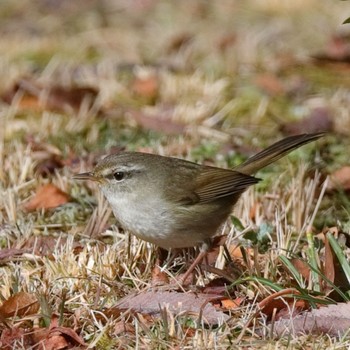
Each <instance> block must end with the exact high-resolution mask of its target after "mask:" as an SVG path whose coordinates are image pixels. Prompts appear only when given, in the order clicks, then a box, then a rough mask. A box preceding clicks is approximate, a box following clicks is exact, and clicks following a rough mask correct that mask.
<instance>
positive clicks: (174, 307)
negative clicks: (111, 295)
mask: <svg viewBox="0 0 350 350" xmlns="http://www.w3.org/2000/svg"><path fill="white" fill-rule="evenodd" d="M221 298H222V297H221V296H220V295H216V294H204V293H196V294H194V293H179V292H168V291H165V292H162V291H146V292H141V293H139V294H133V295H128V296H126V297H125V298H123V299H122V300H120V301H119V302H118V304H117V305H116V306H114V307H113V309H117V310H119V311H123V310H131V311H133V312H137V313H141V314H149V315H152V316H154V317H159V315H160V313H161V309H164V308H165V309H167V310H168V311H169V312H171V313H172V314H181V315H185V314H186V315H188V316H191V317H192V318H193V317H195V318H198V317H199V316H200V315H201V316H202V318H203V321H204V322H205V323H206V324H209V325H215V324H218V323H220V322H222V321H227V320H228V319H229V316H228V315H226V314H224V313H223V312H222V311H220V310H217V309H216V308H215V307H214V306H213V305H212V304H211V303H210V302H211V301H215V300H217V299H221Z"/></svg>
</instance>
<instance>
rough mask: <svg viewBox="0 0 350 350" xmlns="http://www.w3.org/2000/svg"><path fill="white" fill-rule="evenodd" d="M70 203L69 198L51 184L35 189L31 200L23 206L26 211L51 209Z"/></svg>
mask: <svg viewBox="0 0 350 350" xmlns="http://www.w3.org/2000/svg"><path fill="white" fill-rule="evenodd" d="M69 201H70V196H69V195H68V194H67V193H66V192H63V191H62V190H60V189H59V188H58V187H56V186H55V185H52V184H47V185H44V186H42V187H40V188H38V189H37V192H36V194H35V196H34V197H33V198H31V199H30V201H29V202H27V203H26V204H25V205H24V209H25V210H26V211H33V210H37V209H51V208H56V207H58V206H60V205H63V204H66V203H68V202H69Z"/></svg>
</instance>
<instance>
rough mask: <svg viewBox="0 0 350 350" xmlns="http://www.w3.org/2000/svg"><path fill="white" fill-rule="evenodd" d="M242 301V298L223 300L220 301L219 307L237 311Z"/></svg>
mask: <svg viewBox="0 0 350 350" xmlns="http://www.w3.org/2000/svg"><path fill="white" fill-rule="evenodd" d="M242 301H243V299H242V298H236V299H223V300H221V302H220V303H221V307H222V308H223V309H224V310H234V309H237V308H238V307H239V306H240V305H241V303H242Z"/></svg>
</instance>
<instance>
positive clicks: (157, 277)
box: [152, 265, 169, 286]
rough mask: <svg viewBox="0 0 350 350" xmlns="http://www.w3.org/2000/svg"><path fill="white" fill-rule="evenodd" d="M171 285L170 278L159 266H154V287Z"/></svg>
mask: <svg viewBox="0 0 350 350" xmlns="http://www.w3.org/2000/svg"><path fill="white" fill-rule="evenodd" d="M167 284H169V276H168V275H167V274H166V273H165V272H164V271H162V269H161V268H160V267H159V265H156V266H154V268H153V270H152V286H162V285H167Z"/></svg>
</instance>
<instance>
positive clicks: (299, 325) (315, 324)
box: [274, 303, 350, 337]
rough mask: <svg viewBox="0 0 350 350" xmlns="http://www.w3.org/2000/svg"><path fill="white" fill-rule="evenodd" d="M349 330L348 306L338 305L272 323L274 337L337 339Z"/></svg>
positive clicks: (349, 315)
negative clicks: (323, 337) (299, 336)
mask: <svg viewBox="0 0 350 350" xmlns="http://www.w3.org/2000/svg"><path fill="white" fill-rule="evenodd" d="M349 329H350V304H349V303H339V304H336V305H328V306H325V307H322V308H320V309H314V310H311V311H308V312H303V313H301V314H300V315H298V316H295V317H290V315H289V316H288V317H287V318H283V319H280V320H278V321H276V322H274V335H275V336H276V337H282V336H283V337H285V336H288V335H289V336H298V335H304V334H326V335H328V336H331V337H339V336H342V335H343V334H345V333H347V332H348V331H349Z"/></svg>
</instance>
